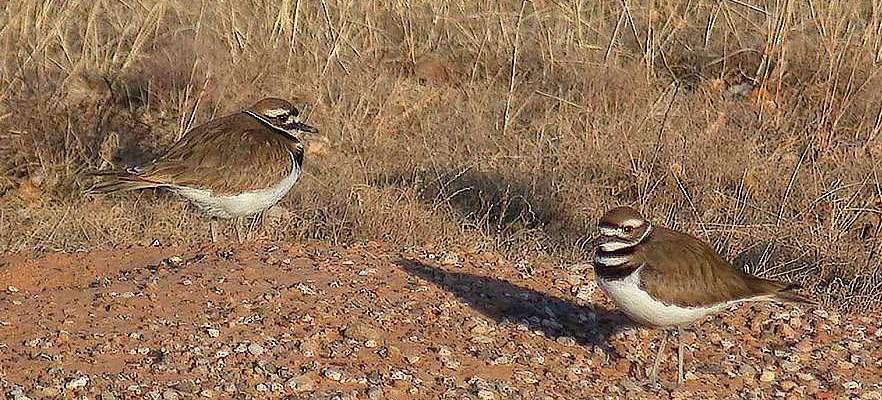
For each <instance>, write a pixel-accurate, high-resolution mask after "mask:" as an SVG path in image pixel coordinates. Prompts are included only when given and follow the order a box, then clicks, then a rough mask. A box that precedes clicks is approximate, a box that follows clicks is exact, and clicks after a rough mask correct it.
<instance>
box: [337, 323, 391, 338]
mask: <svg viewBox="0 0 882 400" xmlns="http://www.w3.org/2000/svg"><path fill="white" fill-rule="evenodd" d="M343 336H344V337H346V338H347V339H352V340H357V341H359V342H365V341H368V340H373V341H374V342H379V341H381V339H382V338H381V337H380V334H379V332H377V329H375V328H374V327H372V326H370V325H367V324H353V325H350V326H348V327H346V329H345V330H343Z"/></svg>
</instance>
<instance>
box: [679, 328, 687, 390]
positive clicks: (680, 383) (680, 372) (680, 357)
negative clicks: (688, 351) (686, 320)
mask: <svg viewBox="0 0 882 400" xmlns="http://www.w3.org/2000/svg"><path fill="white" fill-rule="evenodd" d="M677 341H678V342H679V348H678V349H677V359H678V360H677V384H678V385H682V384H683V383H685V382H686V375H685V374H683V327H682V326H678V327H677Z"/></svg>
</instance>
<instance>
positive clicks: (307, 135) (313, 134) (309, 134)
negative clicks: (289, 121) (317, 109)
mask: <svg viewBox="0 0 882 400" xmlns="http://www.w3.org/2000/svg"><path fill="white" fill-rule="evenodd" d="M291 128H293V129H296V130H298V131H300V132H302V135H301V136H302V137H303V138H304V139H315V138H317V137H318V129H317V128H315V127H313V126H310V125H307V124H304V123H303V122H295V123H294V124H293V126H292V127H291Z"/></svg>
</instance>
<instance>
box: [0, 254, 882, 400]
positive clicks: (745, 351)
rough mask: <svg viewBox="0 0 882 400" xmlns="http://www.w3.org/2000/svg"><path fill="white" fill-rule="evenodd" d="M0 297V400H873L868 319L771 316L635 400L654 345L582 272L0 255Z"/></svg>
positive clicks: (339, 258) (696, 340) (268, 259)
mask: <svg viewBox="0 0 882 400" xmlns="http://www.w3.org/2000/svg"><path fill="white" fill-rule="evenodd" d="M0 287H2V289H3V292H2V293H0V385H2V388H3V391H4V392H5V393H6V394H8V395H9V396H10V397H12V398H21V396H24V395H27V396H28V397H30V398H54V397H62V396H63V397H74V396H80V395H87V396H90V397H93V396H94V397H98V398H105V399H106V398H131V397H145V396H147V397H151V398H164V399H169V398H189V397H214V398H230V397H235V398H278V397H285V396H293V397H294V398H308V399H330V398H348V399H356V398H390V399H403V398H420V399H422V398H425V399H437V398H457V399H461V398H479V399H494V398H495V399H506V398H514V399H534V398H550V399H572V398H586V397H588V398H591V397H598V396H610V397H624V396H628V397H629V398H631V397H638V398H657V397H659V396H661V397H668V396H671V397H674V398H686V397H694V396H696V395H697V396H702V397H732V396H734V397H739V398H744V397H769V396H776V395H780V396H784V397H788V398H792V397H805V398H839V397H841V396H851V397H860V398H866V399H871V398H879V395H880V394H882V387H880V383H879V382H882V372H880V371H882V366H880V361H879V360H880V359H882V322H880V321H879V320H878V318H871V317H870V316H865V317H860V316H851V317H849V316H845V315H840V314H838V313H835V312H827V311H824V310H822V309H818V310H807V309H798V308H785V307H782V306H779V305H771V304H766V305H756V306H753V307H750V308H740V309H737V310H735V311H730V312H726V313H723V314H721V315H720V316H718V317H714V318H711V319H710V320H709V321H706V322H705V323H703V324H701V325H700V327H699V328H698V329H694V330H690V331H689V332H688V333H687V334H686V335H685V337H684V339H685V340H686V342H687V343H688V344H689V351H688V352H687V354H688V355H687V371H688V372H687V384H686V385H684V386H682V387H679V388H673V387H666V388H663V389H659V390H655V389H651V388H649V387H647V386H646V385H644V384H643V382H642V381H643V376H644V374H645V370H644V369H645V368H647V367H649V365H650V363H651V360H652V358H651V357H652V355H653V354H654V353H653V348H652V347H651V345H650V344H651V343H654V340H655V339H656V338H657V335H658V332H657V331H653V330H648V329H642V328H640V329H637V328H634V327H631V326H629V324H628V323H627V322H626V321H625V320H624V319H623V318H622V317H621V315H620V314H618V313H617V312H615V311H610V308H611V304H610V303H609V302H608V301H607V300H606V299H605V298H604V297H603V295H602V294H601V293H600V291H599V290H597V289H596V287H595V285H594V284H593V278H592V276H591V270H590V267H587V266H582V265H574V266H567V265H564V266H556V265H531V264H529V263H528V262H526V261H522V262H510V261H507V260H506V258H505V257H502V256H500V255H498V254H496V253H494V252H461V251H438V250H431V249H426V248H407V249H401V248H396V247H393V246H389V245H385V244H380V243H367V244H361V245H352V246H332V245H328V244H321V243H313V244H305V245H302V244H293V245H287V244H272V243H262V244H249V245H229V244H223V245H208V246H193V247H183V246H178V247H152V246H133V247H129V248H117V249H111V250H101V251H93V252H90V253H70V254H64V253H57V254H51V255H46V256H41V257H37V258H34V257H30V256H28V255H25V254H22V255H14V254H12V255H6V256H4V257H3V258H2V260H0ZM674 355H675V353H674V352H673V351H672V352H671V353H670V354H669V357H668V358H667V359H666V361H665V362H664V363H663V369H662V378H663V380H664V381H665V382H669V383H670V382H674V381H675V380H676V378H675V373H676V365H675V362H674V361H673V357H674ZM668 386H670V385H668ZM16 396H18V397H16ZM335 396H336V397H335ZM874 396H875V397H874Z"/></svg>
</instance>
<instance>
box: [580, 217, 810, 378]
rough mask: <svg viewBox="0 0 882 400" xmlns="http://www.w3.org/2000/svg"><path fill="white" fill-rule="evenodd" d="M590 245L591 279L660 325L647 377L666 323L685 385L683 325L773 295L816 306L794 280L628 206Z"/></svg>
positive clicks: (626, 309) (654, 374)
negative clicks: (738, 262) (727, 256)
mask: <svg viewBox="0 0 882 400" xmlns="http://www.w3.org/2000/svg"><path fill="white" fill-rule="evenodd" d="M597 227H598V231H599V234H600V236H599V238H598V239H597V241H596V245H595V247H594V259H593V264H594V270H595V274H596V279H597V286H598V287H600V288H601V290H602V291H603V292H604V293H605V294H606V295H607V296H608V297H609V298H611V299H612V301H613V302H614V303H615V304H616V306H617V307H618V308H619V309H620V310H621V311H622V312H623V313H624V314H625V315H626V316H627V317H629V318H630V319H631V320H632V321H634V322H636V323H638V324H641V325H644V326H649V327H655V328H662V329H664V333H663V334H664V336H662V340H661V344H660V345H659V349H658V353H657V354H656V357H655V361H654V363H653V366H652V369H651V371H650V373H649V383H650V385H651V386H653V387H657V384H658V367H659V363H660V361H661V357H662V353H663V352H664V347H665V344H666V342H667V339H668V336H670V334H671V332H672V330H674V329H676V331H677V333H678V335H677V336H678V338H679V346H678V368H677V372H678V378H677V383H678V385H679V384H683V382H685V377H684V374H683V340H682V333H683V327H684V326H688V325H691V324H692V323H695V322H696V321H699V320H702V319H704V318H705V317H707V316H709V315H711V314H714V313H716V312H719V311H722V310H724V309H727V308H729V307H730V306H733V305H735V304H738V303H745V302H757V301H779V302H782V303H797V304H807V305H816V303H815V302H814V301H813V300H811V299H809V298H807V297H805V296H803V295H800V294H799V293H797V290H798V289H800V288H801V287H800V286H799V285H798V284H793V283H786V282H780V281H775V280H770V279H764V278H760V277H757V276H753V275H751V274H749V273H747V272H744V271H742V270H740V269H738V268H736V267H735V266H734V265H732V264H731V263H729V262H728V261H726V260H724V259H723V258H722V257H721V256H720V255H719V254H717V252H715V251H714V250H713V249H712V248H711V247H710V245H708V244H707V243H705V242H703V241H702V240H700V239H698V238H696V237H694V236H691V235H689V234H687V233H683V232H679V231H676V230H673V229H668V228H665V227H663V226H658V225H656V224H654V223H652V222H651V221H650V220H648V219H646V218H644V217H643V216H642V215H641V214H640V212H638V211H637V210H635V209H634V208H631V207H628V206H621V207H616V208H613V209H611V210H609V211H607V212H606V213H605V214H604V215H603V216H602V217H601V218H600V221H599V222H598V225H597Z"/></svg>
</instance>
